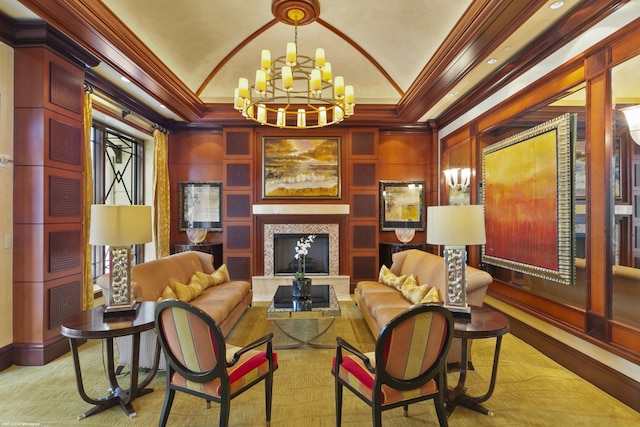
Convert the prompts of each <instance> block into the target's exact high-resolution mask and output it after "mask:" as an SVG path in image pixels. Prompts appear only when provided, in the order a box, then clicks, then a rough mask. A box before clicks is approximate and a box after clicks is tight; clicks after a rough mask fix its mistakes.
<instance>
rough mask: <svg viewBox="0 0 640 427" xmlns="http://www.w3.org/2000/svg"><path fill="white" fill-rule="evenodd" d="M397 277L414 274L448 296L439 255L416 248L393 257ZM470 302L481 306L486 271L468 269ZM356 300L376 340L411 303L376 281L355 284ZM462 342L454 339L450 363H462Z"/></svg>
mask: <svg viewBox="0 0 640 427" xmlns="http://www.w3.org/2000/svg"><path fill="white" fill-rule="evenodd" d="M390 270H391V272H392V273H394V274H395V275H397V276H402V275H407V276H408V275H410V274H413V275H414V276H415V278H416V279H417V281H418V284H420V285H430V286H435V287H436V288H437V289H438V294H439V295H440V298H441V299H442V298H444V297H445V296H446V279H445V274H444V259H443V258H442V257H440V256H438V255H434V254H431V253H428V252H424V251H420V250H417V249H410V250H406V251H402V252H397V253H395V254H393V264H392V265H391V267H390ZM465 274H466V279H467V302H468V303H469V304H470V305H477V306H482V305H483V300H484V296H485V294H486V292H487V288H488V287H489V284H490V283H491V282H492V280H493V279H492V277H491V275H490V274H489V273H487V272H486V271H482V270H479V269H477V268H473V267H469V266H467V269H466V273H465ZM354 299H355V302H356V304H357V305H358V307H359V308H360V311H361V312H362V315H363V317H364V319H365V321H366V322H367V325H368V326H369V329H370V330H371V333H372V334H373V336H374V337H377V336H378V334H379V333H380V329H381V328H382V327H383V326H384V325H385V324H387V323H388V322H389V321H390V320H391V319H392V318H393V317H395V316H396V315H398V314H399V313H401V312H402V311H404V310H406V309H407V308H409V307H410V306H411V305H412V302H411V301H409V300H408V299H406V298H405V297H404V296H403V295H402V293H401V292H400V291H399V290H397V289H395V288H394V287H391V286H387V285H385V284H383V283H380V282H377V281H361V282H358V284H357V285H356V289H355V291H354ZM468 351H469V359H468V360H469V361H471V353H470V351H471V342H469V347H468ZM460 352H461V347H460V340H459V339H458V338H454V340H453V341H452V343H451V348H450V349H449V355H448V357H447V363H460V356H461V355H460Z"/></svg>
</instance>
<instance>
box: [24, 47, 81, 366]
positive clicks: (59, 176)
mask: <svg viewBox="0 0 640 427" xmlns="http://www.w3.org/2000/svg"><path fill="white" fill-rule="evenodd" d="M83 88H84V71H83V67H82V66H81V65H78V64H76V63H73V62H71V61H69V60H67V59H65V58H63V57H61V56H59V55H57V54H56V53H55V52H53V51H52V50H50V49H49V48H47V47H17V48H16V49H15V139H14V145H15V146H14V151H15V170H14V191H13V193H14V215H13V217H14V260H13V275H14V276H13V299H14V312H13V313H14V315H13V325H14V330H13V335H14V345H13V361H14V363H15V364H17V365H43V364H46V363H47V362H49V361H51V360H53V359H55V358H57V357H58V356H60V355H62V354H64V353H66V352H67V351H68V350H69V346H68V343H67V340H66V338H64V337H62V336H61V335H60V330H59V328H60V323H61V321H62V319H64V318H65V317H66V316H69V315H71V314H74V313H77V312H79V311H81V310H82V264H83V257H82V253H83V240H82V217H83V209H82V206H83V196H82V195H83V191H82V173H83V166H82V160H83V157H84V155H85V153H84V149H83V143H82V141H83V130H82V128H83V125H82V121H83V118H82V108H83V107H82V104H83Z"/></svg>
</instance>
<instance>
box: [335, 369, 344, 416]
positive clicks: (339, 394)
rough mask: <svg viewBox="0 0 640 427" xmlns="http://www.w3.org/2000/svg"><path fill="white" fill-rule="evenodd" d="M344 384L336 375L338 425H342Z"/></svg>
mask: <svg viewBox="0 0 640 427" xmlns="http://www.w3.org/2000/svg"><path fill="white" fill-rule="evenodd" d="M342 391H343V390H342V384H340V381H338V377H337V376H336V427H340V426H341V425H342Z"/></svg>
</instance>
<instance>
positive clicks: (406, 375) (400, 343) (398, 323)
mask: <svg viewBox="0 0 640 427" xmlns="http://www.w3.org/2000/svg"><path fill="white" fill-rule="evenodd" d="M452 336H453V316H452V315H451V312H450V311H449V310H447V309H445V308H443V307H442V306H440V305H416V306H412V307H410V308H409V309H408V310H407V311H405V312H403V313H401V314H399V315H398V316H396V317H395V318H393V319H392V320H391V321H389V323H387V324H386V325H385V326H384V327H383V328H382V330H381V331H380V335H379V336H378V340H377V341H376V345H375V351H374V352H371V353H366V354H365V353H362V352H360V351H359V350H357V349H356V348H354V347H353V346H352V345H350V344H349V343H347V342H346V341H345V340H343V339H342V338H340V337H338V338H337V344H338V345H337V349H336V356H335V358H334V359H333V367H332V373H333V375H334V377H335V393H336V425H337V426H338V427H339V426H340V425H341V423H342V393H343V388H344V387H346V388H347V389H349V390H351V391H352V392H353V393H355V394H356V396H358V397H359V398H360V399H362V400H363V401H364V402H365V403H367V404H368V405H369V406H370V407H371V410H372V413H373V425H374V426H376V427H378V426H381V425H382V411H386V410H387V409H392V408H397V407H399V406H402V407H403V408H404V416H407V411H408V407H409V405H410V404H412V403H415V402H419V401H422V400H428V399H433V401H434V405H435V407H436V413H437V415H438V420H439V422H440V425H441V426H446V425H447V415H446V412H445V408H444V402H445V393H446V390H445V387H446V386H445V384H446V382H445V381H444V376H445V375H446V359H447V352H448V350H449V345H450V344H451V338H452Z"/></svg>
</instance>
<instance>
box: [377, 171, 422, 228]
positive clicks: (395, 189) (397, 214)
mask: <svg viewBox="0 0 640 427" xmlns="http://www.w3.org/2000/svg"><path fill="white" fill-rule="evenodd" d="M424 187H425V185H424V181H380V230H382V231H394V230H395V229H396V228H413V229H415V230H417V231H424V229H425V224H426V221H425V205H424V200H425V188H424Z"/></svg>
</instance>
